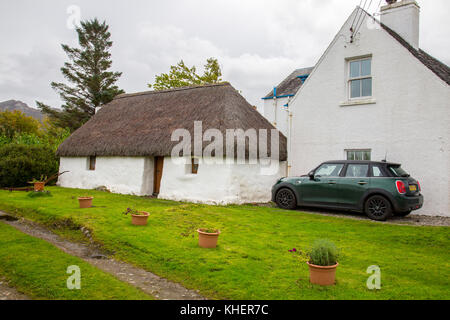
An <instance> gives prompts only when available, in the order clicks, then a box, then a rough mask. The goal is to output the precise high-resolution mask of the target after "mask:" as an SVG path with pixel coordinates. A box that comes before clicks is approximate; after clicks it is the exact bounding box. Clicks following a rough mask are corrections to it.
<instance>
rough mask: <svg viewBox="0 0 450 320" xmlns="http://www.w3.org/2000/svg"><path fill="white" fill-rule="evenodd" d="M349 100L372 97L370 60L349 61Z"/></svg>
mask: <svg viewBox="0 0 450 320" xmlns="http://www.w3.org/2000/svg"><path fill="white" fill-rule="evenodd" d="M349 65H350V67H349V69H350V70H349V92H350V99H355V98H363V97H371V96H372V58H367V59H361V60H354V61H350V63H349Z"/></svg>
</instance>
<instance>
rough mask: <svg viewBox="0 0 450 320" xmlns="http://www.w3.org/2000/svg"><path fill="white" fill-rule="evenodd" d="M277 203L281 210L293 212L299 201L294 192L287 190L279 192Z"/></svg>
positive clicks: (276, 198)
mask: <svg viewBox="0 0 450 320" xmlns="http://www.w3.org/2000/svg"><path fill="white" fill-rule="evenodd" d="M275 202H276V204H277V205H278V207H280V208H281V209H287V210H293V209H295V208H296V207H297V199H296V198H295V194H294V192H293V191H292V190H290V189H287V188H284V189H281V190H279V191H278V192H277V195H276V197H275Z"/></svg>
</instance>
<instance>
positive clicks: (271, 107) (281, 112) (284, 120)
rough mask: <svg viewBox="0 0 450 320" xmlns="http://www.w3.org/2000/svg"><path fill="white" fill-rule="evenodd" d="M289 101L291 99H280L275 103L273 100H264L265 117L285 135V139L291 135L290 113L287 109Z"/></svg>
mask: <svg viewBox="0 0 450 320" xmlns="http://www.w3.org/2000/svg"><path fill="white" fill-rule="evenodd" d="M289 100H290V98H289V97H286V98H278V99H276V100H275V101H274V100H273V99H266V100H264V114H263V116H264V117H265V118H266V119H267V120H268V121H269V122H270V123H271V124H272V125H273V126H274V127H275V128H277V129H278V130H279V131H280V132H281V133H282V134H284V136H285V137H287V136H288V133H289V131H288V130H289V129H288V128H289V122H288V121H289V112H288V110H287V107H285V105H286V104H287V103H288V102H289ZM275 113H276V114H275Z"/></svg>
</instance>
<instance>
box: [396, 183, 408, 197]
mask: <svg viewBox="0 0 450 320" xmlns="http://www.w3.org/2000/svg"><path fill="white" fill-rule="evenodd" d="M395 186H396V187H397V191H398V193H400V194H405V193H406V186H405V183H404V182H403V181H400V180H397V181H395Z"/></svg>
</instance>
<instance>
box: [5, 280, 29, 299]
mask: <svg viewBox="0 0 450 320" xmlns="http://www.w3.org/2000/svg"><path fill="white" fill-rule="evenodd" d="M0 300H31V299H30V298H28V297H27V296H26V295H24V294H22V293H20V292H18V291H17V290H16V289H14V288H12V287H10V286H9V285H8V282H7V281H6V280H5V279H2V278H0Z"/></svg>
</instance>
